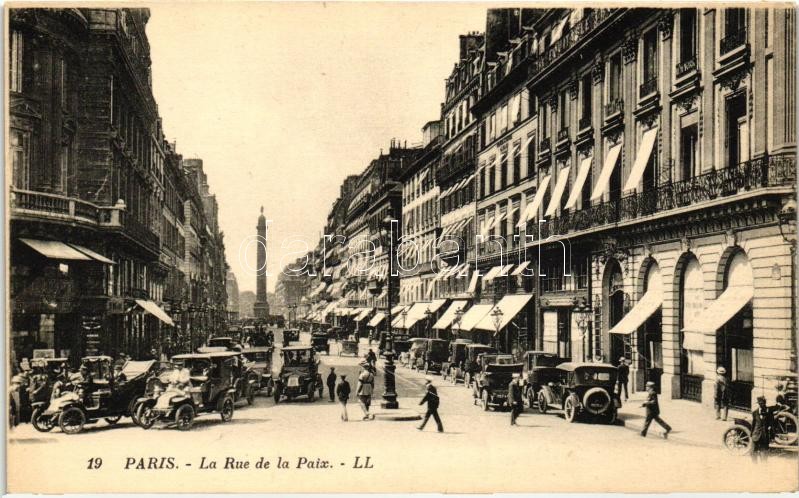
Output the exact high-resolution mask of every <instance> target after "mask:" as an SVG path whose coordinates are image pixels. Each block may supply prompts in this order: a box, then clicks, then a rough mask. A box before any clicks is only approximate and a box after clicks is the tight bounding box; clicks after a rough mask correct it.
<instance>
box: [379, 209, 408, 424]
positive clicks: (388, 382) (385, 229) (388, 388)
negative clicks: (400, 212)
mask: <svg viewBox="0 0 799 498" xmlns="http://www.w3.org/2000/svg"><path fill="white" fill-rule="evenodd" d="M391 222H392V218H391V214H390V213H389V214H388V215H386V217H385V218H384V219H383V226H382V227H381V229H380V237H381V243H382V244H383V247H386V246H387V247H388V275H386V284H387V295H386V346H385V350H384V351H383V356H385V358H386V361H385V363H384V365H383V370H384V371H385V375H384V377H385V379H384V392H383V402H382V403H380V406H381V407H382V408H384V409H390V410H394V409H397V408H399V403H398V402H397V391H396V378H395V377H394V372H395V370H396V369H397V366H396V365H394V337H393V334H392V331H391V297H392V295H393V294H394V286H393V283H392V278H391V277H392V273H393V268H394V232H393V231H392V229H391ZM404 321H405V314H404V313H403V325H404Z"/></svg>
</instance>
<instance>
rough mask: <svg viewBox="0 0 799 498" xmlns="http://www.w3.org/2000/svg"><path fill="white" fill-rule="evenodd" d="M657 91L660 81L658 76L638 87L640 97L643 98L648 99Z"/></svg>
mask: <svg viewBox="0 0 799 498" xmlns="http://www.w3.org/2000/svg"><path fill="white" fill-rule="evenodd" d="M657 91H658V79H657V76H654V77H652V78H649V79H648V80H646V81H644V82H643V83H641V86H639V87H638V97H641V98H643V97H646V96H647V95H652V94H653V93H655V92H657Z"/></svg>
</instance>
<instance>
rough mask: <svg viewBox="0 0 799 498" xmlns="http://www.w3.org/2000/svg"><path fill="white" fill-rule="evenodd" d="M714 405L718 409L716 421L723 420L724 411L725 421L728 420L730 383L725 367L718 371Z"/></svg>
mask: <svg viewBox="0 0 799 498" xmlns="http://www.w3.org/2000/svg"><path fill="white" fill-rule="evenodd" d="M713 404H714V405H715V407H716V420H719V419H721V412H722V410H723V411H724V420H727V413H728V412H729V411H730V383H729V381H728V380H727V369H726V368H724V367H719V368H717V369H716V383H715V387H714V395H713Z"/></svg>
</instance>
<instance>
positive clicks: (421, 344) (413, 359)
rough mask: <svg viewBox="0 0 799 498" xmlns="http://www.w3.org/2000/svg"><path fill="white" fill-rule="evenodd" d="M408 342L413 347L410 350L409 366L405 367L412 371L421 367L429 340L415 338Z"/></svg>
mask: <svg viewBox="0 0 799 498" xmlns="http://www.w3.org/2000/svg"><path fill="white" fill-rule="evenodd" d="M408 342H410V344H411V347H410V348H408V356H407V364H404V365H405V366H406V367H409V368H410V369H411V370H415V369H416V367H417V365H419V360H420V358H422V355H424V350H425V348H426V347H427V339H425V338H424V337H413V338H411V339H409V340H408Z"/></svg>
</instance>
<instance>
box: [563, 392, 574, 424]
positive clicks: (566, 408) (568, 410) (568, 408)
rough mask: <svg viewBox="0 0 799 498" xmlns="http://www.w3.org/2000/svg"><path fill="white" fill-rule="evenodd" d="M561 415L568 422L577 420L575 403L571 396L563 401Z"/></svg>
mask: <svg viewBox="0 0 799 498" xmlns="http://www.w3.org/2000/svg"><path fill="white" fill-rule="evenodd" d="M563 415H564V417H565V418H566V421H567V422H569V423H572V422H574V421H575V420H577V405H576V404H575V402H574V398H573V397H572V396H569V397H568V398H566V402H565V403H563Z"/></svg>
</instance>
